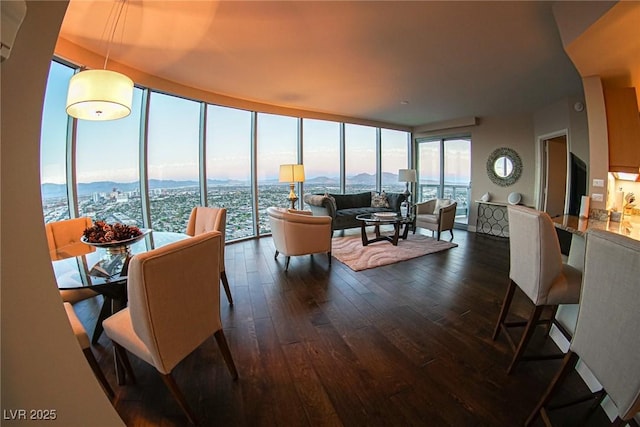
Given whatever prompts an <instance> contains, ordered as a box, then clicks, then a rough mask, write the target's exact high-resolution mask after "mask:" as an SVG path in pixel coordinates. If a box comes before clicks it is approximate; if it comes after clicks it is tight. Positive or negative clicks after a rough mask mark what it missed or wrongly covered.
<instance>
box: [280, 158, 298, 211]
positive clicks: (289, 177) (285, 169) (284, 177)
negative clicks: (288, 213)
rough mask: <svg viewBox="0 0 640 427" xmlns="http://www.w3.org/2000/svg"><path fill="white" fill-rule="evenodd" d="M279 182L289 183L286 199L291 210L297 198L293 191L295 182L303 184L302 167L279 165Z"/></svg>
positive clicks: (294, 206)
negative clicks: (289, 203)
mask: <svg viewBox="0 0 640 427" xmlns="http://www.w3.org/2000/svg"><path fill="white" fill-rule="evenodd" d="M279 181H280V182H288V183H289V196H288V197H287V198H288V199H289V201H290V202H291V209H295V208H296V201H297V200H298V196H296V193H295V191H293V189H294V186H295V184H296V182H304V165H293V164H288V165H280V178H279Z"/></svg>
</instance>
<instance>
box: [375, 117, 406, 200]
mask: <svg viewBox="0 0 640 427" xmlns="http://www.w3.org/2000/svg"><path fill="white" fill-rule="evenodd" d="M380 133H381V136H380V144H381V145H380V146H381V149H380V153H381V156H380V157H381V163H382V189H383V190H384V191H386V192H389V193H392V192H393V193H402V192H403V191H405V190H406V184H405V183H404V182H400V181H398V170H399V169H407V168H408V167H407V164H408V162H409V150H408V148H409V133H408V132H403V131H398V130H393V129H382V130H381V132H380Z"/></svg>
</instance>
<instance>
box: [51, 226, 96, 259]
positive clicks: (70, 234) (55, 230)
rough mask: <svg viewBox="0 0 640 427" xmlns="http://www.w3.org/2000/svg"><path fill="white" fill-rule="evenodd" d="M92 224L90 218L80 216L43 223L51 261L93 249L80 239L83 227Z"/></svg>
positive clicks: (78, 254) (85, 227)
mask: <svg viewBox="0 0 640 427" xmlns="http://www.w3.org/2000/svg"><path fill="white" fill-rule="evenodd" d="M92 225H93V223H92V221H91V218H88V217H81V218H73V219H67V220H62V221H57V222H50V223H47V224H45V230H46V233H47V244H48V245H49V255H50V256H51V260H52V261H57V260H61V259H65V258H71V257H76V256H81V255H86V254H88V253H90V252H93V251H95V248H94V247H93V246H91V245H86V244H84V243H82V242H81V241H80V237H82V233H83V232H84V230H85V229H87V228H89V227H91V226H92Z"/></svg>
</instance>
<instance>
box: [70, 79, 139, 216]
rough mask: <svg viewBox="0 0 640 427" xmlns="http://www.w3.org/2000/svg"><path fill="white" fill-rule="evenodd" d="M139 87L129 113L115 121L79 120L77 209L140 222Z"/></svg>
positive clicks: (135, 91) (89, 214) (76, 156)
mask: <svg viewBox="0 0 640 427" xmlns="http://www.w3.org/2000/svg"><path fill="white" fill-rule="evenodd" d="M141 99H142V90H141V89H137V88H136V89H134V95H133V103H132V108H131V114H129V115H128V116H127V117H125V118H123V119H120V120H118V121H87V120H78V121H77V122H76V126H77V137H76V155H75V159H76V170H75V175H76V179H77V199H78V213H79V215H80V216H88V217H91V218H92V219H94V220H103V221H107V222H109V223H113V222H120V223H123V224H127V225H135V226H137V227H142V226H143V221H142V205H141V198H140V159H139V148H138V147H139V145H138V139H139V136H140V112H141Z"/></svg>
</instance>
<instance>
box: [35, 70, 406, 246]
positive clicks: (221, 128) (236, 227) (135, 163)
mask: <svg viewBox="0 0 640 427" xmlns="http://www.w3.org/2000/svg"><path fill="white" fill-rule="evenodd" d="M74 72H76V68H75V67H72V66H68V65H65V64H63V63H61V62H58V61H53V62H52V65H51V71H50V74H49V81H48V84H47V91H46V94H45V103H44V110H43V121H42V123H43V125H42V132H41V159H40V160H41V181H42V200H43V215H44V220H45V221H46V222H50V221H59V220H61V219H66V218H69V217H74V216H76V215H87V216H91V217H92V218H94V219H101V220H106V221H108V222H122V223H126V224H132V225H137V226H150V227H151V228H152V229H153V230H154V231H155V232H156V233H154V235H153V236H154V240H155V236H158V237H159V236H160V234H161V233H163V232H184V230H185V229H186V223H187V220H188V217H189V213H190V211H191V209H192V208H193V207H194V206H197V205H200V204H203V203H204V204H207V205H210V206H224V207H227V208H228V213H227V240H233V239H238V238H244V237H251V236H254V235H256V234H257V232H259V233H260V234H265V233H269V231H270V230H269V226H268V220H267V218H266V216H265V215H264V210H265V209H266V207H268V206H283V207H284V206H289V205H290V204H289V201H288V199H287V195H288V193H289V188H288V187H289V184H288V183H281V182H279V180H278V175H279V167H280V165H281V164H285V163H299V162H300V161H302V162H303V164H304V165H305V171H306V181H305V183H303V184H302V185H297V186H296V194H297V195H298V197H302V193H301V190H304V191H305V192H307V193H325V192H331V193H340V192H343V191H344V192H346V193H356V192H361V191H373V190H376V189H382V190H385V191H401V190H403V189H404V183H399V182H398V181H397V170H398V169H403V168H407V167H409V164H410V163H409V141H410V138H409V133H408V132H402V131H396V130H390V129H384V128H376V127H372V126H362V125H355V124H348V123H340V122H332V121H326V120H317V119H307V118H305V119H301V118H298V117H290V116H282V115H275V114H267V113H258V112H253V111H245V110H239V109H235V108H230V107H224V106H217V105H207V104H204V103H202V102H199V101H197V100H190V99H185V98H183V97H178V96H173V95H170V94H165V93H159V92H154V91H153V89H146V88H139V87H136V88H135V89H134V100H133V111H132V113H131V115H129V116H128V117H126V118H123V119H120V120H114V121H106V122H88V121H83V120H71V119H69V117H68V116H67V114H66V112H65V103H66V92H67V88H68V82H69V79H70V78H71V76H72V75H73V73H74ZM203 118H206V119H203ZM254 138H255V140H254ZM201 156H205V157H204V159H203V158H202V157H201ZM205 160H206V161H205ZM343 162H344V163H343ZM202 179H206V189H207V194H206V196H205V195H204V194H202V192H203V189H204V187H205V186H204V185H203V182H201V180H202ZM254 182H256V183H257V187H256V188H253V183H254ZM343 183H346V184H345V188H341V187H342V185H343ZM254 191H255V193H254ZM256 195H257V197H256ZM297 206H301V204H300V202H298V203H297ZM256 212H257V213H258V215H257V216H256V215H255V213H256Z"/></svg>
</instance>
